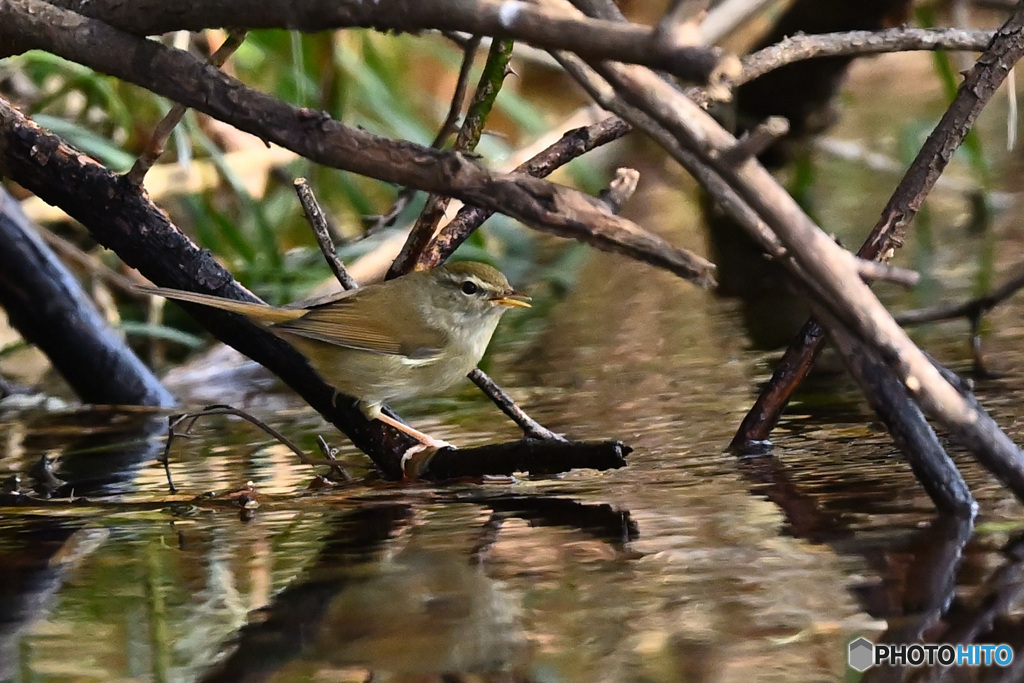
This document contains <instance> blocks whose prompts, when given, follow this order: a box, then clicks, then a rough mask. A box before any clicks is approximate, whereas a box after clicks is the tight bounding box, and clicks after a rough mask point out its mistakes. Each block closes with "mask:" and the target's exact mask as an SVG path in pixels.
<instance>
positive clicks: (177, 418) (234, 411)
mask: <svg viewBox="0 0 1024 683" xmlns="http://www.w3.org/2000/svg"><path fill="white" fill-rule="evenodd" d="M208 415H234V416H235V417H240V418H242V419H243V420H245V421H247V422H249V423H250V424H254V425H256V426H257V427H259V428H260V429H262V430H263V431H264V432H266V433H267V434H269V435H270V436H272V437H274V439H276V440H277V441H278V442H280V443H281V444H283V445H284V446H285V447H287V448H288V449H289V450H291V451H292V452H293V453H295V455H297V456H298V458H299V461H300V462H302V463H303V464H305V465H313V466H314V467H319V466H321V465H324V466H327V467H330V468H331V469H333V470H335V471H336V472H339V473H341V474H342V476H347V475H346V474H345V472H344V469H343V468H342V467H341V464H340V463H338V462H336V461H331V460H328V459H324V460H317V459H316V458H311V457H309V456H308V455H306V453H305V452H304V451H303V450H302V449H301V448H299V447H298V445H296V443H295V442H294V441H292V440H291V439H289V438H288V437H287V436H285V435H284V434H282V433H281V432H279V431H277V430H276V429H274V428H273V427H271V426H270V425H268V424H267V423H266V422H264V421H262V420H260V419H259V418H257V417H254V416H253V415H250V414H249V413H247V412H245V411H244V410H239V409H238V408H233V407H231V406H228V405H220V404H217V405H210V406H206V407H205V408H203V409H202V410H200V411H198V412H193V413H182V414H180V415H171V416H170V417H168V419H167V420H168V431H167V443H166V444H165V445H164V464H165V467H166V464H167V461H168V457H167V456H168V454H169V453H170V450H171V442H172V441H173V440H174V438H175V437H178V436H183V434H182V433H179V432H176V431H175V428H176V427H177V426H178V425H180V424H182V423H183V422H186V421H188V422H189V425H188V427H186V429H185V434H188V433H189V432H190V431H191V430H192V427H193V426H194V425H195V423H196V420H198V419H199V418H201V417H206V416H208ZM167 477H168V483H170V471H168V473H167ZM171 486H172V488H173V484H171Z"/></svg>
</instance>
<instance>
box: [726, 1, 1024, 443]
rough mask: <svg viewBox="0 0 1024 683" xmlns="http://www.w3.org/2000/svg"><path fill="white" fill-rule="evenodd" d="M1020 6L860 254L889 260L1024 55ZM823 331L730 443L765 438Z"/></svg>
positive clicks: (800, 348) (789, 364) (813, 326)
mask: <svg viewBox="0 0 1024 683" xmlns="http://www.w3.org/2000/svg"><path fill="white" fill-rule="evenodd" d="M1022 26H1024V10H1021V9H1018V11H1017V13H1016V14H1015V15H1014V16H1013V17H1012V18H1011V20H1010V21H1009V22H1007V24H1005V25H1004V26H1003V27H1002V28H1001V29H999V31H997V32H996V33H995V35H994V37H993V39H992V41H991V45H990V46H989V47H988V50H987V51H986V52H985V54H983V55H982V56H981V57H980V58H979V59H978V62H977V64H976V65H975V66H974V68H973V69H971V70H970V71H969V72H968V73H967V74H966V76H965V78H964V81H963V83H961V84H960V89H959V91H958V92H957V95H956V98H955V99H954V100H953V103H952V104H951V105H950V106H949V108H948V109H947V110H946V112H945V114H943V116H942V118H941V119H940V121H939V123H938V124H937V125H936V126H935V129H934V130H932V132H931V134H930V135H929V136H928V139H927V140H926V141H925V144H924V146H923V147H922V148H921V151H920V152H918V154H917V157H916V158H915V159H914V162H913V163H912V164H911V165H910V168H908V169H907V172H906V174H905V175H904V176H903V179H902V180H901V181H900V184H899V185H898V186H897V188H896V190H895V191H894V192H893V194H892V197H891V198H890V199H889V202H888V203H887V204H886V206H885V208H884V209H883V211H882V215H881V217H880V218H879V220H878V222H877V223H876V224H875V227H874V228H873V229H872V231H871V234H870V235H869V236H868V237H867V239H866V241H865V242H864V244H863V245H862V246H861V248H860V251H859V252H858V256H860V257H862V258H866V259H877V260H883V259H887V258H888V257H887V256H886V253H887V252H888V251H889V250H890V249H892V248H895V247H898V246H901V245H902V243H903V236H904V234H905V232H906V230H907V227H908V226H909V225H910V222H911V221H912V220H913V218H914V216H916V215H917V212H918V210H919V209H920V208H921V205H922V204H923V203H924V200H925V197H927V196H928V194H929V193H930V192H931V189H932V188H933V187H934V186H935V183H936V181H937V180H938V178H939V176H940V175H941V174H942V172H943V170H945V168H946V165H947V164H948V163H949V160H950V159H951V158H952V157H953V153H954V152H955V151H956V149H957V148H958V147H959V146H960V144H961V143H962V142H963V140H964V138H965V137H966V136H967V133H968V132H969V131H970V129H971V126H972V125H973V124H974V120H975V119H976V118H977V117H978V114H980V113H981V110H982V109H983V108H984V107H985V104H987V103H988V101H989V99H990V98H991V97H992V95H993V94H994V93H995V91H996V89H997V88H998V87H999V84H1000V83H1002V82H1003V80H1004V79H1005V78H1006V75H1007V73H1009V71H1010V69H1011V68H1012V67H1013V65H1014V64H1015V63H1016V62H1017V61H1018V60H1019V59H1020V57H1021V55H1022V54H1024V35H1022V33H1021V29H1022ZM823 341H824V332H823V330H822V329H821V326H820V325H818V324H817V322H816V321H815V320H814V319H811V320H808V321H807V322H806V323H805V324H804V326H803V328H802V329H801V330H800V332H799V334H798V335H797V337H796V339H795V340H794V341H793V342H792V343H791V344H790V346H789V348H788V349H786V353H785V354H784V355H783V357H782V360H780V361H779V364H778V366H777V367H776V369H775V372H774V374H773V376H772V379H771V381H770V382H769V383H768V385H767V386H766V387H765V389H764V391H762V393H761V395H760V396H758V398H757V401H756V402H755V404H754V406H753V407H752V408H751V410H750V412H749V413H748V414H747V415H746V417H744V419H743V423H742V424H741V425H740V428H739V429H738V430H737V432H736V436H735V437H734V438H733V442H732V447H733V448H736V449H739V450H743V449H744V448H745V447H746V444H747V443H751V442H761V441H765V440H767V438H768V435H769V434H770V433H771V431H772V429H774V428H775V425H776V424H777V423H778V421H779V418H780V417H781V415H782V411H783V410H784V409H785V407H786V404H787V403H788V402H789V399H790V397H791V396H792V395H793V392H795V391H796V388H797V387H798V386H799V385H800V383H801V382H802V381H803V379H804V378H805V377H806V376H807V373H808V372H810V369H811V367H813V365H814V359H815V358H816V357H817V355H818V353H820V350H821V345H822V343H823Z"/></svg>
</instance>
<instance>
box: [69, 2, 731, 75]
mask: <svg viewBox="0 0 1024 683" xmlns="http://www.w3.org/2000/svg"><path fill="white" fill-rule="evenodd" d="M52 4H53V5H55V6H60V7H63V8H65V9H69V10H72V11H74V12H76V13H79V14H82V15H84V16H88V17H91V18H95V19H100V20H101V21H104V22H105V23H107V24H110V25H111V26H116V27H117V28H119V29H121V30H123V31H127V32H130V33H134V34H136V35H153V34H158V33H168V32H170V31H179V30H189V31H201V30H203V29H207V28H220V27H231V28H235V29H255V28H287V29H298V30H300V31H325V30H328V29H334V28H350V27H366V28H375V29H378V30H381V31H408V32H410V33H418V32H420V31H424V30H428V29H434V30H439V31H461V32H464V33H468V34H471V35H485V36H494V37H497V38H512V39H515V40H518V41H522V42H524V43H528V44H530V45H533V46H535V47H539V48H549V47H557V48H560V49H566V50H572V51H573V52H577V53H578V54H580V55H585V56H589V57H593V58H596V59H614V60H616V61H621V62H630V63H637V64H645V65H647V66H651V67H653V68H656V69H661V70H663V71H667V72H669V73H672V74H674V75H675V76H677V77H679V78H681V79H683V80H684V81H690V82H693V83H702V84H703V83H709V82H715V81H720V80H721V79H722V78H724V77H726V76H729V75H735V73H736V72H737V71H738V66H739V65H738V62H737V61H736V59H735V58H734V57H731V56H729V55H727V54H726V53H724V52H723V51H722V50H720V49H719V48H714V47H699V46H692V45H677V44H673V43H671V42H669V41H661V40H658V39H657V35H656V34H655V33H654V31H653V30H652V28H651V27H649V26H642V25H639V24H622V23H618V22H612V21H603V20H596V19H575V18H570V17H567V16H565V14H563V13H559V12H555V11H551V10H547V9H545V8H544V7H542V6H533V5H531V4H529V3H523V2H495V1H493V0H491V1H480V2H477V1H474V0H391V1H390V2H359V1H353V0H349V1H344V0H342V1H339V0H276V1H275V0H216V1H215V2H189V3H173V2H160V1H153V0H142V1H140V2H132V3H125V2H121V1H119V0H57V1H55V2H53V3H52Z"/></svg>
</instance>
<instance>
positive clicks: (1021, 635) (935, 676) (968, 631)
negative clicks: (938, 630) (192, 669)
mask: <svg viewBox="0 0 1024 683" xmlns="http://www.w3.org/2000/svg"><path fill="white" fill-rule="evenodd" d="M1003 552H1004V554H1005V555H1006V557H1007V560H1006V562H1005V563H1004V564H1003V565H1002V566H1001V567H999V568H998V569H996V570H995V571H994V572H993V573H992V574H991V576H990V577H989V578H988V580H987V581H985V583H984V584H983V585H982V586H981V587H980V588H979V589H978V590H977V591H975V593H974V595H973V597H972V599H971V600H972V602H973V605H972V606H970V607H964V608H962V609H957V606H956V605H954V606H953V607H952V608H951V609H950V610H949V612H948V614H947V616H946V622H947V623H948V624H949V626H948V627H947V628H946V630H945V631H944V632H943V633H942V634H941V635H936V636H935V637H934V641H935V642H942V643H950V644H952V645H959V644H968V643H974V642H977V641H978V640H979V638H980V637H982V636H986V637H985V642H993V643H1003V642H1007V641H1008V640H1011V638H1012V639H1014V640H1016V641H1017V642H1016V643H1014V645H1015V647H1014V651H1015V652H1020V651H1021V650H1020V649H1019V645H1020V644H1021V642H1022V641H1024V629H1022V628H1021V626H1020V623H1019V622H1014V623H1013V624H1012V625H1009V629H1008V630H1006V631H1002V632H1000V633H999V634H998V636H996V637H994V638H993V637H990V636H991V635H994V634H992V631H993V630H994V629H995V622H996V620H997V619H998V618H999V617H1001V616H1005V615H1006V614H1007V613H1009V612H1010V610H1011V609H1013V608H1014V607H1015V606H1016V605H1019V604H1020V601H1021V598H1022V597H1024V581H1022V580H1021V573H1022V572H1024V537H1018V538H1017V539H1015V540H1014V541H1012V542H1011V543H1010V545H1009V546H1008V547H1007V548H1006V549H1004V551H1003ZM986 634H989V635H986ZM1022 664H1024V658H1022V657H1015V658H1014V665H1015V666H1010V667H1007V668H1006V669H1001V670H997V671H994V672H992V673H995V674H996V675H995V676H993V677H991V678H986V680H1005V681H1018V680H1020V679H1021V673H1022V670H1021V666H1022ZM949 671H950V670H949V669H946V668H943V667H934V668H931V669H930V670H928V671H927V674H926V675H923V676H921V677H919V680H927V681H938V680H942V679H943V678H945V677H946V674H947V673H948V672H949Z"/></svg>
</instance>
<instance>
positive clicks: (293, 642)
mask: <svg viewBox="0 0 1024 683" xmlns="http://www.w3.org/2000/svg"><path fill="white" fill-rule="evenodd" d="M446 502H447V503H448V504H454V503H458V504H470V505H474V506H480V507H485V508H489V509H490V510H493V514H492V515H491V517H490V519H489V520H488V521H487V522H485V524H484V525H483V527H482V537H481V541H480V542H479V543H477V545H476V547H474V548H467V549H466V550H465V552H462V551H460V550H459V549H452V548H422V547H417V544H415V543H405V544H404V545H403V544H398V543H389V539H391V538H393V537H394V536H396V535H397V534H398V532H399V530H400V529H401V528H402V527H404V526H406V525H407V523H408V521H409V520H410V519H411V518H412V516H413V511H414V508H413V507H412V506H411V505H409V504H407V503H404V502H402V503H399V502H387V503H381V502H371V503H365V504H363V505H362V506H361V507H359V508H357V509H356V510H354V511H352V512H349V513H346V514H342V515H339V516H337V518H336V519H335V520H334V522H333V523H332V524H331V527H332V529H333V530H332V532H331V535H330V537H329V538H328V539H327V541H326V543H325V544H324V545H323V546H322V548H321V550H320V552H319V553H318V555H317V557H316V558H315V559H314V560H313V561H312V562H311V563H310V564H309V565H308V566H307V568H306V569H305V571H304V572H303V574H302V575H301V576H300V577H299V578H298V579H297V580H295V581H294V582H293V583H292V584H291V585H290V586H289V587H288V588H286V589H284V590H283V591H281V592H280V593H278V594H277V596H275V598H274V600H273V602H272V603H271V604H270V605H269V606H267V607H266V608H264V609H262V610H260V611H259V612H258V613H257V614H256V615H255V618H253V619H251V620H250V623H249V624H248V625H247V626H245V627H243V628H242V629H241V631H240V632H239V633H238V637H237V644H236V647H235V649H234V651H233V652H232V653H231V654H230V655H229V656H228V657H227V658H226V659H225V660H224V661H223V662H222V663H220V664H219V665H217V666H216V667H215V668H213V669H211V670H210V671H209V672H207V674H206V676H205V677H203V679H202V680H204V681H207V682H215V681H253V680H264V679H267V678H269V677H272V676H274V675H276V674H280V673H281V672H282V671H285V670H292V669H291V668H290V667H291V666H293V662H294V666H296V667H303V668H302V669H301V670H302V671H304V672H306V673H308V672H309V671H310V670H311V668H314V669H315V667H317V666H324V667H327V666H329V667H332V668H336V667H338V666H346V667H358V668H359V669H360V671H362V668H363V667H365V673H366V675H367V676H369V677H373V676H374V675H375V668H384V669H387V670H389V671H402V672H406V673H418V674H419V673H422V674H424V675H426V674H433V673H436V672H437V671H448V670H456V671H463V670H465V671H479V672H481V673H483V672H486V671H489V670H492V669H494V670H502V671H504V670H506V668H508V667H513V668H514V666H515V665H516V662H518V657H519V655H520V653H521V652H522V646H523V644H524V642H525V639H524V636H523V634H522V629H521V628H520V627H519V626H518V624H519V616H518V614H519V610H520V608H519V600H518V599H517V597H516V596H515V595H513V594H510V593H509V591H508V589H507V588H505V587H504V585H503V584H502V582H500V581H497V580H495V579H492V578H491V577H489V576H488V575H487V574H486V573H485V572H483V571H481V570H480V564H481V562H480V557H481V555H482V554H483V553H484V552H486V550H487V549H488V548H489V547H490V546H491V545H492V544H493V543H494V542H496V541H497V539H498V536H499V535H500V533H501V530H502V522H503V521H504V520H505V519H507V518H511V517H519V518H521V519H524V520H527V521H528V522H529V523H530V525H531V526H560V527H570V528H574V529H578V530H580V531H581V532H583V533H585V534H588V535H590V536H593V537H595V538H597V539H599V540H601V541H603V542H607V543H610V544H612V545H614V546H618V547H622V546H623V545H624V544H625V543H627V542H628V541H630V540H632V539H635V538H636V537H637V536H638V533H639V532H638V530H637V526H636V523H635V522H633V521H632V520H631V519H630V516H629V512H628V511H622V510H616V509H614V508H613V507H612V506H610V505H607V504H586V503H581V502H578V501H575V500H571V499H562V498H548V497H544V496H521V495H496V496H483V495H475V496H473V497H470V498H467V497H462V496H451V497H450V498H449V499H448V500H447V501H446ZM403 538H404V539H408V538H409V537H408V535H403ZM300 661H301V663H300ZM517 680H518V679H517Z"/></svg>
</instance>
